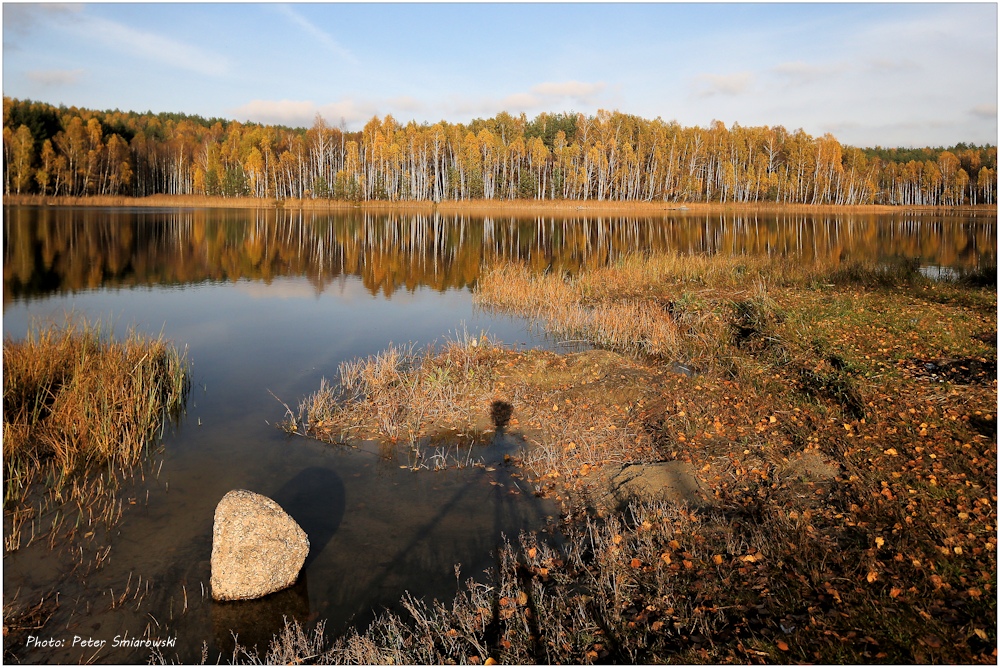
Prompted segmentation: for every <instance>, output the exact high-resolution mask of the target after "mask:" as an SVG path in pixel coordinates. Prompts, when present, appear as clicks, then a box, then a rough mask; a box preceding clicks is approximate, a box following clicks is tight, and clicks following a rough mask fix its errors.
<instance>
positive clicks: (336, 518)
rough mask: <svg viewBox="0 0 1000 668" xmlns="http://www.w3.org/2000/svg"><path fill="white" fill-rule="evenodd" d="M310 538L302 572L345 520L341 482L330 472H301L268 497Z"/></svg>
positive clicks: (317, 468) (316, 468)
mask: <svg viewBox="0 0 1000 668" xmlns="http://www.w3.org/2000/svg"><path fill="white" fill-rule="evenodd" d="M271 498H273V499H274V500H275V502H277V504H278V505H279V506H281V507H282V508H284V510H285V512H286V513H288V514H289V515H291V516H292V519H294V520H295V521H296V522H298V523H299V526H300V527H302V530H303V531H305V532H306V535H307V536H309V556H307V557H306V563H305V566H304V567H303V569H307V568H309V566H310V565H311V564H312V562H314V561H315V560H316V557H318V556H319V555H320V553H321V552H323V549H324V548H325V547H326V546H327V544H328V543H329V542H330V539H331V538H333V535H334V534H335V533H336V532H337V528H338V527H340V523H341V522H342V521H343V519H344V508H345V507H346V501H347V500H346V496H345V492H344V481H343V480H341V479H340V476H339V475H337V472H336V471H334V470H333V469H329V468H323V467H321V466H310V467H308V468H306V469H303V470H302V471H300V472H299V473H298V474H296V475H295V477H293V478H292V479H291V480H289V481H288V482H286V483H285V484H284V485H283V486H282V487H281V489H279V490H278V491H277V492H275V493H274V495H273V496H272V497H271Z"/></svg>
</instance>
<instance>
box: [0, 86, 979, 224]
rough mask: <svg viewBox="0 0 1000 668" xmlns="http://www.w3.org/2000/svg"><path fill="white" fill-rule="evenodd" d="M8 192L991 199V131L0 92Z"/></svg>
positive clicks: (838, 201)
mask: <svg viewBox="0 0 1000 668" xmlns="http://www.w3.org/2000/svg"><path fill="white" fill-rule="evenodd" d="M3 162H4V193H5V194H6V195H14V194H17V195H22V194H40V195H46V196H48V195H55V196H59V195H68V196H74V197H80V196H91V195H94V196H99V195H117V196H133V197H144V196H148V195H155V194H168V195H210V196H221V197H247V196H250V197H261V198H275V199H278V200H284V199H313V198H316V199H336V200H347V201H356V202H361V201H373V200H385V201H435V202H439V201H442V200H455V201H462V200H484V199H485V200H515V199H520V200H579V201H586V200H596V201H663V202H678V203H684V202H720V203H730V202H734V203H759V202H775V203H786V204H825V205H847V206H850V205H867V204H884V205H902V206H927V205H930V206H963V205H977V204H986V205H994V204H996V191H997V151H996V146H975V145H967V144H958V145H956V146H953V147H950V148H947V149H946V148H922V149H921V148H918V149H891V148H890V149H886V148H882V147H876V148H858V147H852V146H846V145H843V144H841V143H840V142H839V141H838V140H837V139H836V138H835V137H834V136H832V135H830V134H824V135H823V136H821V137H812V136H810V135H809V134H807V133H806V132H804V131H803V130H801V129H798V130H795V131H789V130H787V129H785V128H784V127H781V126H775V127H771V126H764V127H743V126H741V125H739V124H737V123H734V124H733V125H732V126H731V127H728V128H727V127H726V126H725V124H723V123H722V122H720V121H715V122H713V123H712V124H711V125H710V126H709V127H707V128H702V127H697V126H696V127H682V126H680V125H679V124H678V123H677V122H675V121H664V120H662V119H660V118H656V119H653V120H648V119H644V118H640V117H638V116H634V115H629V114H624V113H621V112H619V111H610V112H609V111H605V110H600V111H598V112H597V114H596V115H592V116H587V115H584V114H579V113H555V114H548V113H542V114H539V115H538V116H537V117H535V118H534V119H533V120H528V118H527V117H526V116H525V115H524V114H521V115H520V116H513V115H511V114H509V113H506V112H501V113H499V114H497V115H496V116H494V117H493V118H488V119H475V120H472V121H471V122H469V123H468V124H463V123H449V122H446V121H439V122H437V123H435V124H433V125H430V124H427V123H422V124H420V123H416V122H415V121H410V122H408V123H406V124H401V123H400V122H398V121H397V120H396V119H394V118H393V117H392V116H385V117H384V118H378V117H374V118H372V119H371V120H369V121H368V123H367V124H366V125H365V126H364V128H363V129H362V130H361V131H360V132H348V131H347V130H346V128H344V127H333V126H331V125H329V124H328V123H327V122H326V121H325V120H324V119H323V118H322V117H321V116H319V115H317V117H316V119H315V122H314V123H313V125H312V127H310V128H308V129H306V128H288V127H283V126H273V125H261V124H255V123H240V122H237V121H227V120H224V119H218V118H212V119H205V118H202V117H200V116H191V115H186V114H176V113H174V114H171V113H153V112H145V113H136V112H122V111H118V110H115V111H94V110H87V109H78V108H76V107H65V106H58V107H56V106H53V105H50V104H46V103H43V102H36V101H31V100H17V99H12V98H9V97H4V100H3Z"/></svg>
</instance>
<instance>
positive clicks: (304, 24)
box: [276, 5, 359, 65]
mask: <svg viewBox="0 0 1000 668" xmlns="http://www.w3.org/2000/svg"><path fill="white" fill-rule="evenodd" d="M276 9H277V10H278V11H279V12H280V13H281V14H282V15H283V16H284V17H285V18H287V19H288V20H289V21H291V22H292V23H293V24H295V25H296V26H298V27H299V28H301V29H302V30H304V31H305V32H307V33H308V34H309V35H311V36H312V37H313V38H315V39H316V40H317V41H319V43H320V44H322V45H323V46H325V47H326V48H327V50H329V51H330V52H331V53H333V54H335V55H337V56H338V57H340V58H342V59H343V60H346V61H347V62H348V63H350V64H352V65H358V64H359V61H358V59H357V58H356V57H355V56H354V54H353V53H351V52H350V51H348V50H347V49H345V48H344V47H342V46H341V45H340V44H338V43H337V40H335V39H334V38H332V37H330V35H328V34H327V33H326V32H324V31H323V30H321V29H319V28H317V27H316V26H315V25H314V24H312V23H310V22H309V21H308V20H307V19H306V18H305V17H304V16H302V15H301V14H299V13H298V12H296V11H295V10H294V9H292V8H291V7H289V6H288V5H278V6H277V7H276Z"/></svg>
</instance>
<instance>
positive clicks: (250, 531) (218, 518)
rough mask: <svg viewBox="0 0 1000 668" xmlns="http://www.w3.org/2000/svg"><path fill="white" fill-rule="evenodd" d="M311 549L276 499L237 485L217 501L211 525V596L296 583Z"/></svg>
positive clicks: (249, 595) (257, 592)
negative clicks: (213, 523) (213, 522)
mask: <svg viewBox="0 0 1000 668" xmlns="http://www.w3.org/2000/svg"><path fill="white" fill-rule="evenodd" d="M308 554H309V538H308V537H307V536H306V532H305V531H303V530H302V528H301V527H300V526H299V525H298V524H297V523H296V522H295V520H293V519H292V518H291V516H289V515H288V513H286V512H285V511H284V510H282V509H281V506H279V505H278V504H277V503H275V502H274V501H272V500H271V499H269V498H267V497H266V496H263V495H261V494H256V493H254V492H249V491H247V490H245V489H236V490H233V491H231V492H229V493H228V494H226V495H225V496H224V497H222V500H221V501H219V505H218V506H216V508H215V525H214V527H213V530H212V598H214V599H215V600H217V601H240V600H247V599H253V598H259V597H261V596H266V595H267V594H271V593H273V592H276V591H280V590H282V589H285V588H286V587H289V586H291V585H293V584H294V583H295V580H296V579H298V577H299V571H300V570H302V564H303V563H305V560H306V555H308Z"/></svg>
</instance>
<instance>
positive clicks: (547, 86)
mask: <svg viewBox="0 0 1000 668" xmlns="http://www.w3.org/2000/svg"><path fill="white" fill-rule="evenodd" d="M606 88H607V84H605V83H604V82H603V81H598V82H594V83H587V82H581V81H560V82H553V81H548V82H543V83H540V84H536V85H534V86H531V87H530V88H529V89H528V92H524V91H518V92H515V93H511V94H510V95H507V96H505V97H503V98H494V97H477V98H467V97H458V98H456V99H453V101H452V103H451V104H450V105H448V108H447V109H446V110H445V114H446V115H448V114H452V113H457V114H472V115H480V114H482V115H493V114H496V113H499V112H501V111H507V112H510V113H519V112H525V113H528V112H540V111H552V109H553V107H554V105H558V104H559V103H560V102H561V101H564V100H573V101H575V102H577V103H579V104H585V105H596V104H598V102H599V101H600V99H601V97H602V94H604V92H605V90H606Z"/></svg>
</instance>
